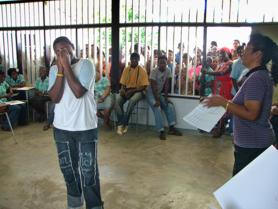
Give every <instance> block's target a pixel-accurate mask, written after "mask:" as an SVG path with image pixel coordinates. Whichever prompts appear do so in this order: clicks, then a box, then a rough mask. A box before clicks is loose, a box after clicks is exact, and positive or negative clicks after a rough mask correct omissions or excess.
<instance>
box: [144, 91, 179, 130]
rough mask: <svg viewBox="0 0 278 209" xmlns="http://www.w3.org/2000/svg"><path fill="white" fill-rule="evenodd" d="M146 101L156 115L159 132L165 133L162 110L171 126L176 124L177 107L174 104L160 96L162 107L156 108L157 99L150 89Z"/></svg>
mask: <svg viewBox="0 0 278 209" xmlns="http://www.w3.org/2000/svg"><path fill="white" fill-rule="evenodd" d="M146 99H147V102H148V104H149V105H150V107H151V108H152V111H153V113H154V118H155V126H156V129H157V131H164V120H163V117H162V112H161V110H162V111H163V112H164V113H165V115H166V118H167V121H168V124H169V126H173V125H175V124H176V112H175V107H174V105H173V104H172V103H167V102H166V101H165V98H164V96H162V95H161V94H160V95H159V101H160V107H155V106H154V104H155V98H154V96H153V93H152V89H151V88H148V89H147V95H146Z"/></svg>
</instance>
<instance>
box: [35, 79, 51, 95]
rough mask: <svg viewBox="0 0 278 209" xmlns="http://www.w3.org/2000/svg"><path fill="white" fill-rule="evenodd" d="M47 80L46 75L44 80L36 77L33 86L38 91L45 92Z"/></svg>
mask: <svg viewBox="0 0 278 209" xmlns="http://www.w3.org/2000/svg"><path fill="white" fill-rule="evenodd" d="M48 82H49V79H48V77H46V78H45V79H44V80H42V79H41V78H38V79H37V80H36V83H35V88H36V89H37V90H38V91H40V92H42V93H45V92H47V90H48Z"/></svg>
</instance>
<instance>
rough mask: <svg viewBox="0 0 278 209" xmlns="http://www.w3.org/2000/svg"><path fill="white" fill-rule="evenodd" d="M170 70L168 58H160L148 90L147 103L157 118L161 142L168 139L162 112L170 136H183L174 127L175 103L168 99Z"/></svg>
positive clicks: (156, 123)
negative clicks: (163, 114)
mask: <svg viewBox="0 0 278 209" xmlns="http://www.w3.org/2000/svg"><path fill="white" fill-rule="evenodd" d="M170 78H171V72H170V69H169V68H168V67H167V57H166V56H164V55H162V56H160V57H159V58H158V67H157V68H155V69H154V70H153V71H152V72H151V75H150V83H151V85H150V86H148V88H147V96H146V98H147V101H148V103H149V105H150V107H151V108H152V111H153V113H154V117H155V125H156V129H157V131H158V132H159V138H160V139H161V140H165V139H166V134H165V130H164V122H163V117H162V112H161V110H163V112H164V113H165V115H166V118H167V121H168V124H169V132H168V134H171V135H176V136H181V135H182V134H181V133H180V132H179V131H178V130H177V129H176V128H175V127H174V125H175V124H176V113H175V108H174V105H173V103H172V102H171V101H170V100H169V99H168V88H169V85H170V83H169V79H170ZM162 93H164V95H162Z"/></svg>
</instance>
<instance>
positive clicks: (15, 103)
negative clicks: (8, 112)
mask: <svg viewBox="0 0 278 209" xmlns="http://www.w3.org/2000/svg"><path fill="white" fill-rule="evenodd" d="M24 103H25V102H23V101H19V100H14V101H9V102H5V104H7V105H18V104H24Z"/></svg>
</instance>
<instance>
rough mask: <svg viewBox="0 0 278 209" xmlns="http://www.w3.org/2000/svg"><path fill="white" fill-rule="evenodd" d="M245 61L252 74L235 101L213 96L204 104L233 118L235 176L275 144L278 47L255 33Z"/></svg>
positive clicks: (245, 52) (248, 45)
mask: <svg viewBox="0 0 278 209" xmlns="http://www.w3.org/2000/svg"><path fill="white" fill-rule="evenodd" d="M270 60H272V67H271V74H272V79H271V77H270V75H269V71H268V69H267V68H266V64H267V63H268V62H269V61H270ZM242 62H243V64H244V65H245V66H246V67H247V68H248V69H250V71H249V73H247V75H246V76H247V79H246V80H245V82H244V83H243V85H242V86H241V88H240V89H239V91H238V93H237V94H236V95H235V97H234V98H233V100H232V101H229V100H226V99H224V98H223V97H221V96H212V97H208V98H207V99H205V101H204V103H205V105H206V106H208V107H214V106H222V107H224V108H225V109H226V111H228V112H230V113H232V114H233V115H234V147H235V151H234V156H235V163H234V170H233V175H236V174H237V173H238V172H239V171H240V170H242V169H243V168H244V167H245V166H246V165H248V164H249V163H250V162H251V161H252V160H254V159H255V158H256V157H257V156H259V155H260V154H261V153H262V152H263V151H264V150H265V149H267V148H268V147H269V146H270V145H271V144H272V143H273V140H274V137H273V130H272V128H271V125H270V123H269V117H270V110H271V105H272V92H273V81H274V82H275V83H278V66H277V64H278V46H277V45H276V44H275V43H274V42H273V41H272V40H271V39H270V38H269V37H266V36H264V35H261V34H252V35H251V36H250V41H249V43H248V44H247V47H246V49H245V51H244V54H243V56H242ZM272 80H273V81H272Z"/></svg>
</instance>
